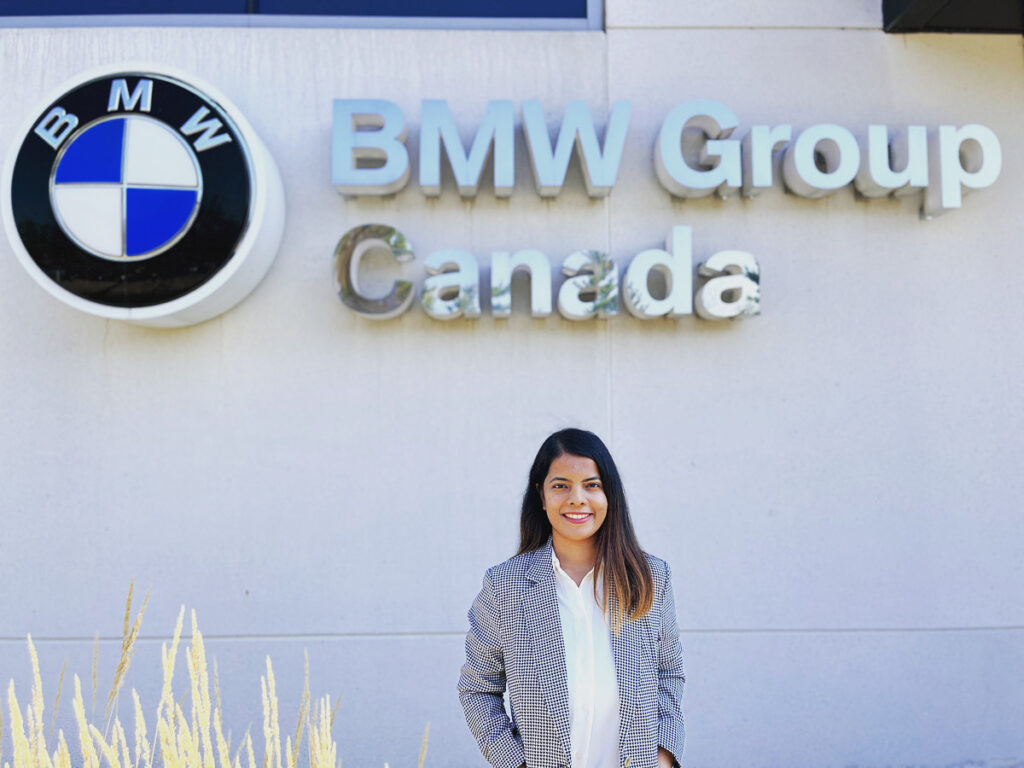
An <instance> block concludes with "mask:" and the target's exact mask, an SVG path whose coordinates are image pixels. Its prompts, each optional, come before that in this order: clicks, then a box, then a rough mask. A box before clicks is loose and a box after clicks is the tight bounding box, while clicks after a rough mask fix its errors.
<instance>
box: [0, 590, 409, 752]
mask: <svg viewBox="0 0 1024 768" xmlns="http://www.w3.org/2000/svg"><path fill="white" fill-rule="evenodd" d="M133 592H134V585H133V586H132V588H131V589H129V593H128V600H127V602H126V606H125V613H124V621H123V630H122V638H121V654H120V658H119V660H118V665H117V669H116V671H115V673H114V680H113V684H112V686H111V690H110V693H109V695H108V697H107V706H106V711H105V713H104V718H103V720H104V721H105V726H104V728H103V730H101V729H100V728H99V727H98V726H97V725H96V724H95V723H94V722H91V720H90V717H89V716H87V714H86V705H85V699H84V697H83V695H82V681H81V679H80V678H79V676H78V675H72V681H73V692H72V694H71V696H72V701H71V708H72V713H73V721H74V725H75V731H76V734H75V735H76V736H77V738H78V745H77V746H78V751H79V753H80V754H79V755H78V756H76V757H75V759H74V763H72V755H71V750H70V749H69V747H68V743H67V740H66V739H65V736H64V732H63V731H62V730H59V729H58V730H57V736H56V741H55V742H54V736H53V732H54V729H55V726H56V716H57V709H58V705H59V704H60V700H61V690H62V689H63V682H64V675H65V672H66V669H67V662H66V661H65V663H64V666H63V667H62V669H61V673H60V679H59V680H58V683H57V689H58V691H57V697H56V699H55V700H54V705H53V714H52V718H51V726H50V729H49V730H50V733H49V742H50V744H48V741H47V734H46V733H45V732H44V725H43V724H44V711H45V699H44V698H43V687H42V677H41V674H40V671H39V658H38V655H37V654H36V649H35V646H34V644H33V643H32V638H31V636H30V637H29V638H28V648H29V658H30V661H31V667H32V685H31V692H30V697H29V702H28V703H27V704H25V705H24V708H23V707H22V705H21V704H20V703H19V701H18V698H17V694H16V691H15V686H14V681H13V680H11V681H10V684H9V686H8V688H7V697H6V698H7V711H8V712H9V713H10V717H9V718H8V719H6V720H5V719H4V717H3V713H2V710H3V707H2V706H0V746H2V744H3V739H4V737H5V736H6V735H7V734H10V739H11V744H12V746H13V757H12V759H11V762H10V763H4V762H2V761H0V765H2V766H3V768H259V767H260V764H259V763H257V761H256V752H255V745H254V744H253V739H252V736H251V734H250V732H249V731H246V733H245V735H244V737H243V738H242V739H241V741H240V742H239V743H238V744H237V745H235V746H232V744H231V737H230V733H229V735H228V736H227V737H225V735H224V722H223V714H222V711H221V697H220V683H219V680H218V679H217V668H216V664H214V670H213V672H214V674H213V678H214V689H213V696H212V697H211V691H210V674H209V668H208V664H207V656H206V648H205V645H204V642H203V636H202V633H201V632H200V631H199V626H198V621H197V619H196V615H195V612H192V614H191V629H192V637H191V641H190V644H189V647H188V649H187V652H186V653H185V663H186V667H187V670H188V680H189V685H188V690H187V691H186V692H185V693H184V694H182V695H181V696H180V698H179V700H178V701H177V702H176V696H175V691H174V688H173V681H174V672H175V667H176V660H177V655H178V646H179V644H180V641H181V632H182V624H183V621H184V615H185V609H184V607H182V609H181V611H180V612H179V613H178V618H177V622H176V624H175V628H174V634H173V636H172V639H171V642H170V645H169V646H168V644H167V643H163V644H162V645H161V648H160V659H161V667H162V673H163V685H162V687H161V692H160V699H159V701H158V702H157V707H156V715H155V718H154V721H153V727H152V728H150V727H149V726H148V725H147V722H146V716H145V714H144V712H145V710H144V709H143V704H142V701H141V698H140V697H139V694H138V692H137V691H135V690H134V689H132V710H133V717H134V727H133V728H131V729H126V728H125V726H124V724H123V723H122V721H121V719H120V717H119V715H118V711H117V704H118V699H119V693H120V691H121V689H122V687H123V686H124V683H125V679H126V676H127V672H128V669H129V667H130V665H131V661H132V658H133V655H134V651H135V643H136V641H137V639H138V637H139V629H140V625H141V621H142V615H143V613H144V611H145V608H146V604H147V602H148V599H149V598H148V595H147V596H146V598H145V599H144V600H143V602H142V605H141V607H140V608H139V610H138V613H137V614H136V615H135V617H134V619H133V618H132V595H133ZM98 657H99V636H98V635H97V637H96V640H95V642H94V647H93V663H92V683H93V690H92V706H93V709H92V718H93V719H95V707H96V696H97V685H96V681H97V677H98V666H99V662H98ZM260 692H261V699H262V709H263V742H264V743H263V762H262V766H263V768H299V765H298V764H299V758H300V755H301V754H302V750H301V745H302V742H303V738H305V740H306V745H307V750H306V751H307V752H308V759H309V768H340V763H339V760H338V746H337V743H336V742H335V740H334V737H333V735H332V732H333V727H334V720H335V716H336V715H337V711H338V701H337V700H336V701H335V702H334V704H333V706H332V702H331V699H330V697H329V696H326V697H324V698H322V699H320V700H318V701H317V702H316V703H315V705H312V706H311V697H310V691H309V658H308V655H307V656H306V658H305V676H304V683H303V691H302V699H301V703H300V706H299V716H298V722H297V724H296V727H295V732H294V734H293V735H289V736H288V738H287V739H286V741H285V745H284V750H283V753H282V744H281V729H280V725H279V716H278V701H277V689H276V682H275V679H274V670H273V666H272V664H271V661H270V658H269V657H268V658H267V659H266V671H265V674H264V675H263V676H262V677H261V679H260ZM338 699H339V700H340V697H338ZM427 727H428V730H429V724H428V726H427ZM129 735H130V736H131V744H129ZM426 746H427V734H426V733H424V737H423V747H422V749H421V751H420V761H419V768H423V760H424V757H425V755H426ZM232 755H234V757H233V758H232ZM0 757H3V755H2V753H0ZM282 763H284V765H282Z"/></svg>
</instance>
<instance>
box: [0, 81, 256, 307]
mask: <svg viewBox="0 0 1024 768" xmlns="http://www.w3.org/2000/svg"><path fill="white" fill-rule="evenodd" d="M119 79H124V80H125V81H126V83H127V87H128V92H129V93H134V92H135V89H136V87H137V86H138V83H139V81H140V80H143V79H145V80H151V81H152V82H153V86H152V105H151V109H150V111H149V112H141V107H140V105H139V104H138V103H137V104H136V105H135V108H134V109H132V110H127V109H126V108H125V105H124V103H123V102H119V109H118V110H116V111H114V112H108V111H107V105H108V103H109V100H110V94H111V88H112V84H113V83H114V81H116V80H119ZM54 107H61V108H62V109H64V110H65V111H66V112H68V113H69V114H74V115H76V116H77V117H78V126H77V127H76V129H75V131H73V132H72V133H71V135H70V136H68V137H67V138H66V139H65V140H64V141H63V142H61V146H62V147H63V146H65V145H67V144H68V143H69V142H71V141H73V140H74V139H75V137H76V136H77V134H78V132H80V131H82V130H84V127H85V126H88V125H89V124H91V123H92V122H93V121H94V120H96V119H97V118H98V117H101V116H104V115H115V114H123V115H133V114H145V115H147V116H148V117H152V118H155V119H157V120H159V121H161V122H163V123H165V124H166V125H167V126H168V127H170V128H171V129H172V130H174V131H180V129H181V127H182V126H183V125H185V124H186V122H188V120H189V118H191V117H192V116H193V115H195V114H196V112H197V111H198V110H200V109H202V108H203V107H205V108H206V109H208V110H209V113H208V114H207V115H206V116H205V117H204V118H203V119H204V120H210V119H217V120H219V121H220V122H221V123H222V126H221V127H220V128H219V129H218V134H226V135H230V137H231V141H229V142H224V143H220V144H217V145H216V146H212V147H209V148H208V149H205V150H203V151H197V152H195V155H196V157H197V158H198V159H199V168H200V172H201V174H202V185H203V195H202V200H201V202H200V205H199V211H198V212H197V213H196V216H195V220H194V221H193V223H192V226H191V228H190V229H189V231H188V232H187V234H185V236H184V237H182V238H181V240H179V241H178V242H177V243H176V244H175V245H174V246H173V247H171V248H169V249H168V250H166V251H164V252H163V253H161V254H159V255H157V256H154V257H152V258H149V259H145V260H142V261H110V260H107V259H102V258H98V257H96V256H94V255H92V254H90V253H88V252H87V251H85V250H83V249H82V248H80V247H79V246H78V245H77V244H76V243H74V242H73V241H72V240H71V239H70V238H68V236H67V235H66V234H65V233H64V231H63V229H62V228H61V226H60V224H59V223H58V222H57V219H56V216H55V214H54V212H53V209H52V207H51V203H50V194H49V180H50V174H51V172H52V171H53V166H54V162H55V161H56V159H57V157H58V153H59V148H58V149H54V148H53V147H52V146H50V144H49V143H47V142H46V141H44V140H43V139H42V138H40V137H39V136H38V135H36V133H35V131H34V130H30V132H29V134H28V136H26V138H25V139H24V141H23V142H22V145H21V148H20V149H19V151H18V155H17V159H16V160H15V163H14V169H13V174H12V181H11V209H12V212H13V214H14V222H15V225H16V227H17V230H18V235H19V237H20V238H21V241H22V243H23V244H24V246H25V250H26V251H27V252H28V253H29V255H30V256H31V258H32V260H33V261H34V262H35V263H36V264H37V265H38V267H39V268H40V269H41V270H42V271H43V273H44V274H46V275H47V276H48V277H49V278H50V279H51V280H52V281H53V282H54V283H56V284H57V285H59V286H60V287H61V288H63V289H64V290H66V291H69V292H70V293H72V294H74V295H75V296H78V297H79V298H81V299H84V300H86V301H90V302H94V303H96V304H103V305H106V306H110V307H122V308H129V309H131V308H136V307H149V306H154V305H157V304H165V303H167V302H169V301H174V300H175V299H179V298H182V297H183V296H187V295H188V294H190V293H192V292H193V291H195V290H196V289H197V288H199V287H200V286H201V285H203V284H204V283H206V282H207V281H208V280H210V279H211V278H213V277H214V275H216V274H217V273H218V272H220V270H221V269H223V268H224V266H225V265H226V264H227V263H228V262H229V261H230V260H231V257H232V256H233V255H234V253H235V249H236V248H237V247H238V244H239V242H240V241H241V239H242V237H243V236H244V235H245V232H246V230H247V228H248V225H249V220H250V215H251V205H252V197H253V193H252V171H251V163H250V158H249V153H248V149H247V147H246V145H245V142H244V139H243V138H242V135H241V132H240V131H239V129H238V127H237V126H236V125H235V124H234V122H233V121H232V120H231V118H230V117H229V116H228V115H227V114H226V112H225V110H224V109H222V108H221V107H220V105H219V104H217V103H216V102H215V101H213V100H212V99H210V98H209V97H206V96H204V95H203V94H201V93H199V92H198V91H197V90H195V89H194V88H192V87H191V86H189V85H187V84H186V83H184V82H182V81H180V80H176V79H174V78H171V77H168V76H166V75H158V74H150V73H146V72H123V73H116V74H109V75H104V76H103V77H101V78H98V79H96V80H92V81H89V82H88V83H84V84H83V85H80V86H78V87H77V88H74V89H72V90H71V91H68V92H67V93H65V94H64V95H63V96H61V97H60V98H59V99H57V100H56V101H55V102H53V103H52V104H49V105H47V106H46V107H45V108H44V109H43V110H42V111H41V112H40V113H39V115H38V116H37V117H36V120H35V122H34V123H33V127H34V126H36V125H38V124H39V122H40V121H41V120H43V118H44V117H45V116H46V115H47V114H49V112H50V110H51V109H52V108H54ZM201 135H202V134H201V133H195V134H193V135H191V136H186V137H184V138H185V139H186V141H188V142H189V143H190V144H194V142H195V141H196V140H198V139H199V138H200V136H201Z"/></svg>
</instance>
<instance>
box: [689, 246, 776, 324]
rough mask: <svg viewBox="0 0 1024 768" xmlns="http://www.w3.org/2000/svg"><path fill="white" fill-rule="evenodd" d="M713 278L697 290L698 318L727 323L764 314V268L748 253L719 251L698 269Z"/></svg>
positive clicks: (705, 275) (699, 272)
mask: <svg viewBox="0 0 1024 768" xmlns="http://www.w3.org/2000/svg"><path fill="white" fill-rule="evenodd" d="M697 272H698V274H700V275H701V276H702V277H710V278H711V279H710V280H708V281H707V282H706V283H705V284H704V285H702V286H701V288H700V290H699V291H697V299H696V302H695V303H696V309H697V315H698V316H700V317H702V318H704V319H705V320H728V319H730V318H732V319H736V318H742V317H748V316H751V315H759V314H761V268H760V267H759V266H758V264H757V260H756V259H755V258H754V257H753V256H751V255H750V254H749V253H747V252H745V251H719V252H718V253H716V254H715V255H714V256H712V257H711V258H709V259H708V260H707V261H706V262H704V263H703V264H701V265H700V267H698V269H697Z"/></svg>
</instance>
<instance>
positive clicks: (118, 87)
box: [107, 77, 153, 112]
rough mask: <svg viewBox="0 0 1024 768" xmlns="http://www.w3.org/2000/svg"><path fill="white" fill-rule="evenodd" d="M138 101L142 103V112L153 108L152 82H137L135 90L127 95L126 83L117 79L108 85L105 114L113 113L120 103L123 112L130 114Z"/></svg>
mask: <svg viewBox="0 0 1024 768" xmlns="http://www.w3.org/2000/svg"><path fill="white" fill-rule="evenodd" d="M140 101H141V102H142V111H143V112H149V109H150V107H152V106H153V81H152V80H139V82H138V84H137V85H136V86H135V90H134V91H132V92H131V93H128V81H127V80H125V79H124V78H123V77H119V78H118V79H117V80H115V81H114V82H112V83H111V84H110V99H109V100H108V101H107V112H114V111H115V110H116V109H117V107H118V105H119V104H121V103H124V111H125V112H131V111H132V110H133V109H135V105H136V104H138V103H139V102H140Z"/></svg>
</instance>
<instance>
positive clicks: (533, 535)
mask: <svg viewBox="0 0 1024 768" xmlns="http://www.w3.org/2000/svg"><path fill="white" fill-rule="evenodd" d="M567 454H568V455H570V456H581V457H583V458H586V459H592V460H593V461H594V463H595V464H596V465H597V471H598V473H599V474H600V476H601V485H602V486H603V487H604V494H605V496H606V497H607V499H608V511H607V513H606V514H605V519H604V523H603V524H602V525H601V527H600V528H599V529H598V530H597V555H596V557H595V559H594V573H595V574H596V573H599V572H600V571H601V567H602V566H604V600H603V608H604V611H605V613H606V614H607V613H608V610H609V604H612V605H614V609H613V610H614V616H612V627H613V629H614V630H615V631H616V632H618V630H619V628H620V627H621V626H622V623H623V620H624V619H625V617H626V614H627V613H628V614H629V618H630V619H631V620H632V619H638V618H640V617H641V616H644V615H646V614H647V613H648V612H650V610H651V606H652V605H653V604H654V579H653V577H652V576H651V567H650V566H649V565H648V564H647V558H646V557H644V553H643V550H641V549H640V543H639V542H638V541H637V540H636V533H635V532H634V531H633V522H632V520H630V518H629V505H628V504H627V503H626V492H625V490H624V489H623V487H622V479H621V478H620V477H619V470H618V469H617V468H616V466H615V462H614V461H613V460H612V455H611V454H610V453H609V452H608V448H607V447H606V446H605V444H604V443H603V442H601V438H599V437H598V436H597V435H595V434H594V433H593V432H587V431H586V430H584V429H563V430H561V431H559V432H555V433H554V434H553V435H550V436H549V437H548V438H547V439H546V440H545V441H544V442H543V443H542V444H541V446H540V450H538V451H537V457H536V458H535V459H534V460H533V466H532V467H530V478H529V481H528V482H527V484H526V492H525V493H524V494H523V507H522V512H521V514H520V518H519V554H522V553H523V552H531V551H533V550H535V549H538V548H539V547H541V546H543V545H544V544H545V542H547V540H548V537H549V536H550V535H551V523H550V522H549V521H548V516H547V513H546V512H545V511H544V500H543V498H542V497H541V490H540V489H541V488H542V487H543V486H544V480H545V479H546V478H547V476H548V470H549V469H550V467H551V462H553V461H554V460H555V459H557V458H558V457H559V456H565V455H567ZM613 595H614V597H615V599H614V601H613V602H612V603H610V601H611V599H612V596H613ZM594 596H595V597H596V596H597V581H596V580H595V581H594Z"/></svg>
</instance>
